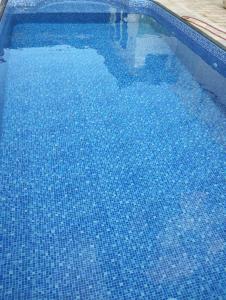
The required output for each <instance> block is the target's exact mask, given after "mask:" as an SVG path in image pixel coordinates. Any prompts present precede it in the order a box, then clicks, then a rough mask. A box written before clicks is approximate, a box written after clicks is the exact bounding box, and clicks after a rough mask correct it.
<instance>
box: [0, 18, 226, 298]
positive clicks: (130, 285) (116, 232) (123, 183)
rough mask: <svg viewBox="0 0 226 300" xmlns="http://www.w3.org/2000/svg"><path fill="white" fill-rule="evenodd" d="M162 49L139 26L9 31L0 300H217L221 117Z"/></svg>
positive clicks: (221, 293)
mask: <svg viewBox="0 0 226 300" xmlns="http://www.w3.org/2000/svg"><path fill="white" fill-rule="evenodd" d="M168 40H172V41H175V38H174V37H172V36H170V35H168V34H167V33H165V32H164V30H163V29H161V28H160V27H159V25H158V24H156V23H155V22H154V21H153V20H151V19H150V20H147V19H145V20H143V19H142V18H141V17H140V18H138V19H135V21H134V20H133V22H131V23H129V22H128V23H127V22H121V23H120V22H117V23H114V22H113V21H112V20H111V22H110V23H77V24H76V23H61V24H58V23H48V22H46V23H37V22H36V23H34V22H30V23H18V24H16V25H15V26H14V28H13V32H12V38H11V43H10V46H9V48H7V49H5V55H4V59H5V60H6V63H3V64H1V65H0V67H2V68H3V66H4V68H5V74H6V80H5V85H4V105H3V103H2V102H1V105H2V107H1V111H2V125H1V128H2V132H1V149H0V151H1V152H0V153H1V155H0V163H1V188H0V197H1V198H0V214H1V219H0V226H1V227H0V231H1V232H2V235H1V241H0V246H1V249H0V262H1V263H0V274H1V275H0V299H4V300H8V299H14V300H16V299H23V300H26V299H37V300H42V299H43V300H44V299H60V300H62V299H63V300H64V299H73V300H75V299H82V300H83V299H84V300H89V299H95V300H101V299H103V300H106V299H126V300H127V299H128V300H130V299H205V300H206V299H226V290H225V288H226V275H225V270H226V256H225V192H226V191H225V190H226V188H225V153H224V145H225V132H226V130H225V128H226V121H225V112H224V110H223V108H222V106H221V105H218V102H217V101H218V99H216V97H215V96H214V95H213V94H212V93H211V92H209V91H208V89H207V88H205V89H204V88H203V87H202V86H201V85H200V84H199V83H198V82H197V81H196V80H195V78H194V77H193V76H192V75H191V74H190V73H189V71H188V70H187V68H186V67H185V66H184V65H183V64H182V63H181V61H180V59H179V58H178V57H177V56H176V55H175V54H174V51H173V50H172V47H170V44H169V43H168ZM176 43H177V45H178V47H179V46H180V42H179V41H176ZM192 55H194V57H196V56H195V54H192ZM203 66H204V63H203ZM219 76H220V75H219ZM221 79H222V80H223V78H221ZM2 94H3V89H2ZM2 99H3V98H2ZM208 116H209V118H208ZM209 119H210V120H211V121H209Z"/></svg>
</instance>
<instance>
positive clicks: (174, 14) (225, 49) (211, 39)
mask: <svg viewBox="0 0 226 300" xmlns="http://www.w3.org/2000/svg"><path fill="white" fill-rule="evenodd" d="M154 3H155V4H156V5H158V6H160V7H162V8H163V9H165V10H166V11H167V12H168V13H170V14H172V15H173V16H174V17H175V18H177V19H179V20H180V21H181V22H183V23H184V24H186V25H187V26H189V27H191V28H192V29H194V30H196V31H197V32H198V33H200V34H201V35H203V36H204V37H205V38H207V39H208V40H210V42H212V43H214V44H216V45H217V46H218V47H220V48H222V49H223V50H224V51H226V46H224V45H223V44H222V43H220V42H219V41H217V40H215V39H214V38H213V37H212V36H210V35H209V34H207V33H206V32H204V31H203V30H201V29H200V28H198V27H197V26H195V25H193V24H192V23H191V22H188V21H186V20H184V19H183V18H181V16H180V15H179V14H177V13H176V12H174V11H173V10H171V9H169V8H168V7H167V6H165V5H163V4H162V3H160V2H158V0H154Z"/></svg>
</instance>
